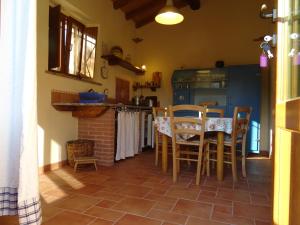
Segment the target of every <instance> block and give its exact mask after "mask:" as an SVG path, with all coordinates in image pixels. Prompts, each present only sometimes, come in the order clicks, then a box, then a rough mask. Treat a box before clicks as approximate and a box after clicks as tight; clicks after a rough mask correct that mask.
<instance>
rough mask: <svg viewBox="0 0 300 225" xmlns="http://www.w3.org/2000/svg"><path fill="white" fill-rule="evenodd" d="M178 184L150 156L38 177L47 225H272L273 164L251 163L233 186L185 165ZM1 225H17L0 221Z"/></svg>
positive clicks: (10, 219)
mask: <svg viewBox="0 0 300 225" xmlns="http://www.w3.org/2000/svg"><path fill="white" fill-rule="evenodd" d="M182 167H183V168H182V170H181V172H180V176H179V181H178V183H176V184H173V182H172V176H171V169H169V173H168V174H162V172H161V170H160V167H155V166H154V156H153V154H152V153H151V152H146V153H143V154H141V155H139V156H136V157H135V158H133V159H127V160H125V161H122V162H119V163H117V164H116V165H115V166H114V167H110V168H107V167H100V168H99V170H98V171H97V172H95V171H93V170H92V169H89V168H86V169H82V170H80V171H79V172H77V173H74V172H73V170H72V168H70V167H64V168H63V169H59V170H56V171H53V172H50V173H47V174H45V175H42V176H40V189H41V198H42V205H43V221H44V223H43V225H52V224H53V225H180V224H182V225H183V224H184V225H268V224H271V202H272V201H271V197H270V190H271V162H270V160H268V159H249V160H248V168H247V169H248V177H247V179H243V178H240V179H239V182H238V183H236V184H234V183H233V182H232V178H231V175H230V168H225V170H226V173H225V179H224V181H223V182H218V181H217V180H216V176H215V171H213V172H212V174H213V175H212V176H211V177H209V178H207V177H202V180H201V185H200V186H196V185H195V179H194V171H195V169H194V168H193V167H191V168H188V167H187V166H186V165H185V164H184V163H183V165H182ZM0 224H1V225H16V224H18V223H17V220H16V219H15V218H13V217H0Z"/></svg>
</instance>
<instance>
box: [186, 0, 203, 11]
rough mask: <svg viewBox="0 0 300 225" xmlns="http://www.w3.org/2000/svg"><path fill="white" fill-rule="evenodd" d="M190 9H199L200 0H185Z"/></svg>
mask: <svg viewBox="0 0 300 225" xmlns="http://www.w3.org/2000/svg"><path fill="white" fill-rule="evenodd" d="M185 1H186V3H187V4H188V5H189V6H190V7H191V9H192V10H197V9H200V6H201V4H200V0H185Z"/></svg>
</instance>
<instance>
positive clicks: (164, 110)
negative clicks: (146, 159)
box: [152, 107, 172, 166]
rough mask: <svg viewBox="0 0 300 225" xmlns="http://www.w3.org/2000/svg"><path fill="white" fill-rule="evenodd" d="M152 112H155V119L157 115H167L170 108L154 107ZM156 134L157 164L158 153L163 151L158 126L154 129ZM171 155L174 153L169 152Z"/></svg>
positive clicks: (156, 163) (156, 162) (156, 160)
mask: <svg viewBox="0 0 300 225" xmlns="http://www.w3.org/2000/svg"><path fill="white" fill-rule="evenodd" d="M152 114H153V118H154V120H155V119H156V117H158V116H167V115H168V109H167V107H153V108H152ZM154 135H155V165H156V166H157V165H158V155H159V153H161V150H160V147H161V140H160V137H161V135H160V134H159V132H158V131H157V129H156V127H155V129H154ZM168 154H169V155H171V154H172V153H171V152H170V153H168Z"/></svg>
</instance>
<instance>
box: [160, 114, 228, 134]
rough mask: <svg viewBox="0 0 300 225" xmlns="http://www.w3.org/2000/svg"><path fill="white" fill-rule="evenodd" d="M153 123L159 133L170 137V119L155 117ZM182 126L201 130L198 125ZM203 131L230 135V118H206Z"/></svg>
mask: <svg viewBox="0 0 300 225" xmlns="http://www.w3.org/2000/svg"><path fill="white" fill-rule="evenodd" d="M154 123H155V126H156V127H157V130H158V131H159V132H160V133H162V134H165V135H167V136H169V137H172V129H171V123H170V117H156V119H155V121H154ZM182 126H193V128H195V129H196V130H201V126H200V125H195V124H193V125H192V124H182ZM205 131H223V132H225V133H227V134H231V132H232V118H216V117H206V122H205Z"/></svg>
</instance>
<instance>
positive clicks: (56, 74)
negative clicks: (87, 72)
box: [46, 70, 102, 86]
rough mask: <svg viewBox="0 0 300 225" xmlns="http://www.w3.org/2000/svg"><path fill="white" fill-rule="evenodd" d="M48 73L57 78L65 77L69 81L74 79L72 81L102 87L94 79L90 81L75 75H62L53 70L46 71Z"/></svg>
mask: <svg viewBox="0 0 300 225" xmlns="http://www.w3.org/2000/svg"><path fill="white" fill-rule="evenodd" d="M46 73H48V74H52V75H55V76H59V77H65V78H69V79H72V80H78V81H83V82H86V83H90V84H95V85H99V86H102V84H101V83H99V82H96V81H93V80H92V79H89V78H79V77H78V76H75V75H71V74H67V73H62V72H58V71H53V70H46Z"/></svg>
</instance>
